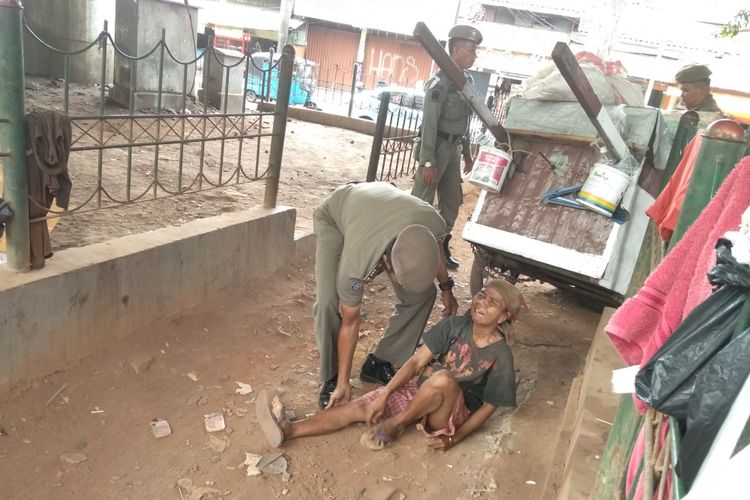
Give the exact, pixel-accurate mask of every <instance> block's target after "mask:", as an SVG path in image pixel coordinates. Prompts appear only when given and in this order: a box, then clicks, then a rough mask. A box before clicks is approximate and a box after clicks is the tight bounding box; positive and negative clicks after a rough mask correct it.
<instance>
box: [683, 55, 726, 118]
mask: <svg viewBox="0 0 750 500" xmlns="http://www.w3.org/2000/svg"><path fill="white" fill-rule="evenodd" d="M710 76H711V70H710V69H708V66H705V65H703V64H688V65H687V66H684V67H683V68H682V69H680V71H678V72H677V74H676V75H675V77H674V79H675V80H676V81H677V83H678V85H679V86H680V91H681V92H682V103H683V104H684V105H685V107H686V108H687V109H689V110H691V111H713V112H717V113H721V109H719V105H718V104H716V101H715V100H714V97H713V96H712V95H711V80H710V78H709V77H710Z"/></svg>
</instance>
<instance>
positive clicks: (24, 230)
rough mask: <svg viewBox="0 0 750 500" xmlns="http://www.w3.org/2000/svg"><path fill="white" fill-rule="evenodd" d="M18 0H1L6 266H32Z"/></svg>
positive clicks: (0, 143)
mask: <svg viewBox="0 0 750 500" xmlns="http://www.w3.org/2000/svg"><path fill="white" fill-rule="evenodd" d="M22 10H23V6H22V5H21V2H20V0H0V161H2V166H3V182H4V187H3V190H4V197H5V200H6V201H7V202H8V204H9V205H10V207H11V208H12V209H13V212H15V216H14V217H13V218H12V219H11V220H10V221H9V222H8V223H7V224H6V227H7V237H6V238H7V239H6V242H7V252H8V264H7V265H8V268H9V269H12V270H14V271H21V272H26V271H28V270H29V269H30V268H31V250H30V246H29V202H28V198H27V196H28V192H29V179H28V174H27V172H26V154H25V153H26V122H25V120H24V78H23V28H22V25H21V11H22Z"/></svg>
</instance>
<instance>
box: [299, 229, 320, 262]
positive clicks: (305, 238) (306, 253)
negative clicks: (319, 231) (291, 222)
mask: <svg viewBox="0 0 750 500" xmlns="http://www.w3.org/2000/svg"><path fill="white" fill-rule="evenodd" d="M315 242H316V237H315V234H313V233H307V234H295V235H294V260H303V259H307V258H309V257H315Z"/></svg>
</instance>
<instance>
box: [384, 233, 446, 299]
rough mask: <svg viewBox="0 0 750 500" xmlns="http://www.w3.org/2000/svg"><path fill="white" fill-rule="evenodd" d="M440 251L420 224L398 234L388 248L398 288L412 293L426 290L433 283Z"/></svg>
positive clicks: (433, 239)
mask: <svg viewBox="0 0 750 500" xmlns="http://www.w3.org/2000/svg"><path fill="white" fill-rule="evenodd" d="M439 258H440V250H439V249H438V244H437V241H435V237H434V236H433V235H432V233H431V232H430V230H429V229H427V228H426V227H425V226H421V225H419V224H412V225H411V226H406V227H405V228H404V229H402V230H401V232H400V233H398V236H397V237H396V242H395V243H394V244H393V248H392V249H391V264H392V265H393V272H394V273H395V274H396V278H398V281H399V283H401V286H402V287H404V288H405V289H406V290H407V291H409V292H411V293H419V292H423V291H425V290H427V288H428V287H429V286H430V285H432V282H433V281H434V280H435V275H436V274H437V270H438V260H439Z"/></svg>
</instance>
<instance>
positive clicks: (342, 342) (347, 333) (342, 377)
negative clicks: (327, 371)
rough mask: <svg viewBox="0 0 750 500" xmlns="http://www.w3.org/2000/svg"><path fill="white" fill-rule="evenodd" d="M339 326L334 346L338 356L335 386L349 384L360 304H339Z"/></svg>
mask: <svg viewBox="0 0 750 500" xmlns="http://www.w3.org/2000/svg"><path fill="white" fill-rule="evenodd" d="M340 309H341V326H340V327H339V340H338V345H337V346H336V349H337V352H338V358H339V366H338V381H337V383H336V387H337V388H338V387H344V386H349V376H350V375H351V372H352V358H354V349H355V348H356V347H357V339H358V338H359V312H360V309H361V306H355V307H350V306H345V305H344V304H341V305H340Z"/></svg>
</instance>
